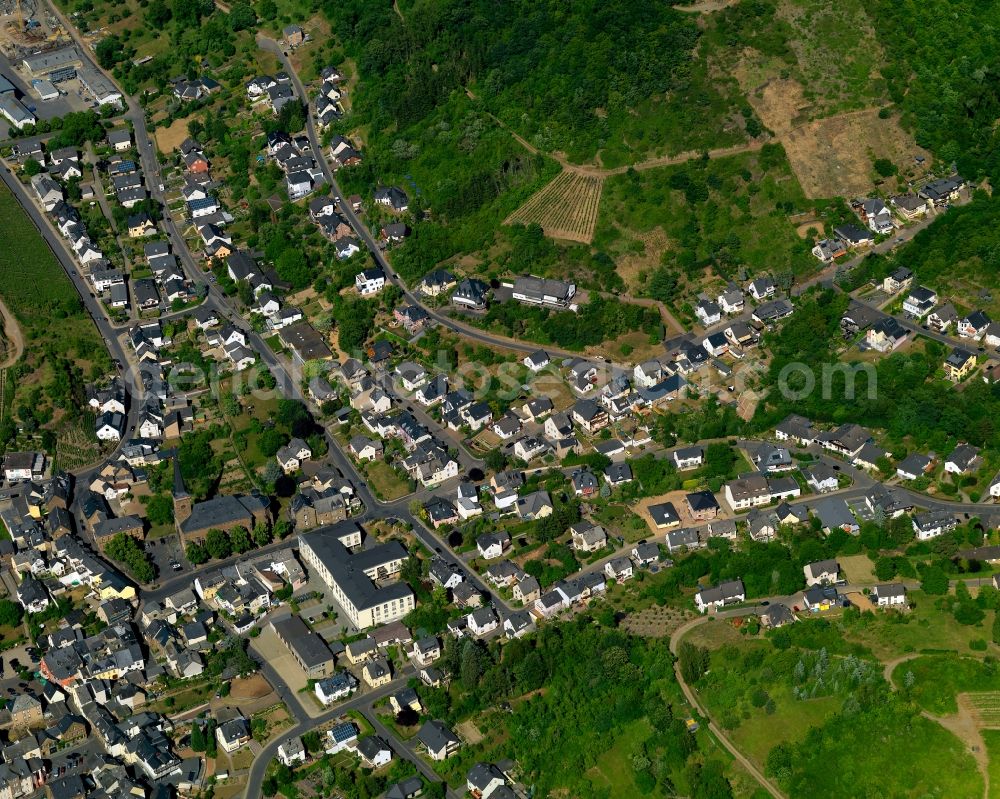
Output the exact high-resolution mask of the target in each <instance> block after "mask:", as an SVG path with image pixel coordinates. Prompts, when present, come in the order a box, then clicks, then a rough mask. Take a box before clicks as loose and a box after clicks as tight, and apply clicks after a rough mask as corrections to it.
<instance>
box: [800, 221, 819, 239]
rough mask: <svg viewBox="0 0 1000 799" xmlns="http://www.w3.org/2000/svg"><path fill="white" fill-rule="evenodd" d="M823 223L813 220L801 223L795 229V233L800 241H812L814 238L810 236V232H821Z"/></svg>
mask: <svg viewBox="0 0 1000 799" xmlns="http://www.w3.org/2000/svg"><path fill="white" fill-rule="evenodd" d="M822 229H823V223H822V222H820V221H819V220H816V219H813V220H812V221H811V222H803V223H802V224H801V225H799V226H798V227H797V228H795V233H796V235H797V236H798V237H799V238H800V239H809V241H812V240H813V239H814V238H815V236H812V235H810V233H809V231H810V230H822Z"/></svg>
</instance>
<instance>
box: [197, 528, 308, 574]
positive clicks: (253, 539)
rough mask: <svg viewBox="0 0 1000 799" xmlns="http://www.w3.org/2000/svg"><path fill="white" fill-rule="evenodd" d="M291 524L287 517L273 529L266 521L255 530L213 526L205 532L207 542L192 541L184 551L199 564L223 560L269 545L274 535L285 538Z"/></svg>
mask: <svg viewBox="0 0 1000 799" xmlns="http://www.w3.org/2000/svg"><path fill="white" fill-rule="evenodd" d="M290 528H291V524H290V523H289V522H288V521H287V520H286V519H279V520H278V521H277V522H276V523H275V525H274V529H273V530H272V528H271V526H270V525H268V524H267V523H266V522H257V524H255V525H254V528H253V530H252V531H251V530H248V529H247V528H246V527H243V526H239V527H234V528H233V529H232V530H229V531H228V532H226V531H224V530H217V529H215V528H212V529H211V530H209V531H208V532H207V533H206V534H205V542H204V543H201V542H198V541H192V542H191V543H189V544H188V545H187V548H186V550H185V552H184V554H185V556H186V557H187V559H188V560H189V561H190V562H191V563H193V564H194V565H195V566H198V565H200V564H202V563H207V562H208V561H209V560H223V559H225V558H228V557H230V556H231V555H241V554H243V553H244V552H249V551H250V550H252V549H254V548H256V547H263V546H267V545H268V544H270V543H271V541H272V536H273V535H277V536H278V537H279V538H284V537H285V536H287V535H288V532H290Z"/></svg>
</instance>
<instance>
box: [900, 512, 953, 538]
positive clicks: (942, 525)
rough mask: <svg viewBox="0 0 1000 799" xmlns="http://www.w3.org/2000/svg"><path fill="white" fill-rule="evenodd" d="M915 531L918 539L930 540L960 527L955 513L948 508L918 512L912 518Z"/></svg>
mask: <svg viewBox="0 0 1000 799" xmlns="http://www.w3.org/2000/svg"><path fill="white" fill-rule="evenodd" d="M911 521H912V524H913V532H914V533H916V536H917V540H918V541H929V540H930V539H932V538H937V537H938V536H939V535H943V534H944V533H947V532H949V531H950V530H954V529H955V528H956V527H958V520H957V519H956V518H955V514H954V513H953V512H951V511H948V510H932V511H927V512H926V513H918V514H916V515H915V516H914V517H913V519H912V520H911Z"/></svg>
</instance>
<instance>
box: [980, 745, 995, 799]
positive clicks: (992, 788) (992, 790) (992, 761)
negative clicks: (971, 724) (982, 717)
mask: <svg viewBox="0 0 1000 799" xmlns="http://www.w3.org/2000/svg"><path fill="white" fill-rule="evenodd" d="M980 734H981V735H982V736H983V742H984V743H985V744H986V754H987V755H988V756H989V759H990V768H989V774H990V793H989V799H1000V730H983V731H982V732H981V733H980Z"/></svg>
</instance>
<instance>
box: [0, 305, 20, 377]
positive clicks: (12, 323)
mask: <svg viewBox="0 0 1000 799" xmlns="http://www.w3.org/2000/svg"><path fill="white" fill-rule="evenodd" d="M0 316H2V317H3V334H4V338H5V339H6V340H7V341H8V342H10V344H9V345H8V347H7V349H8V352H7V353H6V357H5V358H4V359H3V361H0V369H6V368H7V367H8V366H13V365H14V364H15V363H17V360H18V358H20V357H21V355H22V354H23V353H24V336H23V335H22V334H21V326H20V325H19V324H18V323H17V319H15V318H14V314H12V313H11V312H10V309H8V308H7V306H6V304H5V303H4V301H3V300H0ZM10 347H13V348H14V349H13V352H11V351H10Z"/></svg>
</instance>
